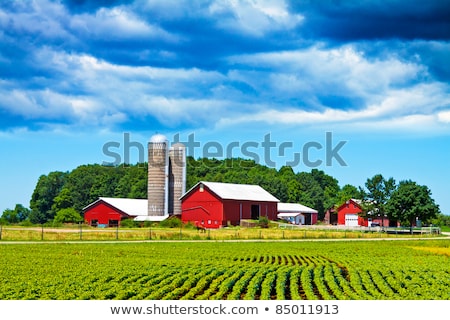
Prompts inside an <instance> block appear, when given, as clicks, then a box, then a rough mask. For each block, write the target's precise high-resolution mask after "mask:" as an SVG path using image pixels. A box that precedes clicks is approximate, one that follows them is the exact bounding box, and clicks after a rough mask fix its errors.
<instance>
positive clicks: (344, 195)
mask: <svg viewBox="0 0 450 320" xmlns="http://www.w3.org/2000/svg"><path fill="white" fill-rule="evenodd" d="M362 198H363V195H362V193H361V191H360V190H359V189H358V188H356V187H355V186H353V185H351V184H346V185H344V186H343V187H342V188H341V189H340V190H339V191H338V193H337V196H336V201H335V204H336V207H339V206H341V205H342V204H344V203H345V202H346V201H347V200H349V199H362Z"/></svg>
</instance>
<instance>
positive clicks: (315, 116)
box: [0, 0, 450, 214]
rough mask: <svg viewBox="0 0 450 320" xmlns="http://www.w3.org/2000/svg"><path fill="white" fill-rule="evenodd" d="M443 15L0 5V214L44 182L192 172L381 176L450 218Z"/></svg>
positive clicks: (308, 5)
mask: <svg viewBox="0 0 450 320" xmlns="http://www.w3.org/2000/svg"><path fill="white" fill-rule="evenodd" d="M449 58H450V2H449V1H442V0H429V1H417V0H412V1H411V0H408V1H401V0H386V1H378V0H377V1H374V0H365V1H338V0H334V1H332V0H329V1H327V0H323V1H312V0H311V1H308V0H300V1H287V0H286V1H283V0H280V1H271V0H261V1H258V0H248V1H244V0H242V1H241V0H210V1H206V0H205V1H188V0H153V1H143V0H134V1H133V0H128V1H118V0H117V1H106V0H102V1H89V0H67V1H49V0H34V1H33V0H30V1H2V3H1V4H0V156H1V166H0V177H1V180H0V181H1V182H0V212H2V211H3V210H4V209H6V208H13V207H14V206H15V204H16V203H21V204H24V205H25V206H28V205H29V201H30V198H31V194H32V192H33V190H34V187H35V185H36V182H37V180H38V179H39V176H40V175H43V174H48V173H49V172H51V171H70V170H72V169H74V168H76V167H77V166H79V165H83V164H92V163H99V164H107V163H109V164H110V163H116V162H117V161H118V160H120V161H119V162H124V161H125V162H130V163H135V162H137V161H139V160H142V159H144V160H146V159H145V155H144V154H142V152H141V149H142V148H146V146H147V142H148V141H149V139H150V137H151V136H153V135H154V134H164V135H165V136H166V137H167V138H168V140H169V141H170V142H176V141H181V142H185V143H187V144H188V146H189V150H188V151H189V152H190V155H193V156H195V157H203V156H211V157H216V158H225V157H227V156H233V157H238V156H241V157H244V158H251V159H254V160H256V161H258V162H259V163H261V164H264V165H268V166H271V167H275V168H280V167H281V166H283V165H291V166H292V167H293V169H294V171H295V172H301V171H310V170H311V169H313V168H317V169H319V170H323V171H325V173H327V174H330V175H332V176H333V177H335V178H336V179H337V180H338V181H339V184H340V185H341V186H343V185H345V184H353V185H355V186H364V183H365V181H366V180H367V178H370V177H372V176H374V175H375V174H379V173H381V174H382V175H383V176H384V177H386V178H389V177H393V178H394V179H395V180H396V181H397V182H399V181H401V180H406V179H410V180H413V181H416V182H417V183H418V184H421V185H426V186H428V187H429V188H430V190H431V192H432V197H433V198H434V200H435V201H436V203H437V204H438V205H439V206H440V208H441V211H442V212H443V213H445V214H450V196H449V195H450V193H449V191H448V184H449V181H450V168H449V164H450V63H448V61H449Z"/></svg>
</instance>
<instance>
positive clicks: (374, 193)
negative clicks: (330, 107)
mask: <svg viewBox="0 0 450 320" xmlns="http://www.w3.org/2000/svg"><path fill="white" fill-rule="evenodd" d="M147 168H148V166H147V163H138V164H135V165H120V166H103V165H99V164H91V165H81V166H79V167H77V168H75V169H74V170H72V171H70V172H61V171H53V172H50V173H49V174H47V175H42V176H40V177H39V179H38V181H37V184H36V187H35V189H34V191H33V194H32V196H31V200H30V208H29V209H28V208H25V207H24V206H22V205H17V206H16V208H14V209H6V210H5V211H4V212H3V215H2V217H1V220H2V221H3V222H8V223H20V222H23V221H29V222H30V223H34V224H42V223H48V222H49V221H54V222H77V221H82V209H83V208H84V207H85V206H87V205H88V204H90V203H92V202H94V201H95V200H97V199H98V197H118V198H136V199H145V198H147ZM202 180H203V181H212V182H229V183H240V184H256V185H260V186H261V187H262V188H264V189H265V190H267V191H268V192H270V193H271V194H273V195H274V196H275V197H276V198H278V199H279V200H280V201H281V202H291V203H301V204H303V205H306V206H308V207H311V208H314V209H316V210H317V211H318V212H319V220H321V219H323V217H324V215H325V212H326V211H327V209H329V208H332V207H337V206H339V205H341V204H343V203H344V202H345V201H347V200H348V199H350V198H356V199H362V200H365V201H364V202H363V203H365V204H367V205H365V206H364V214H369V215H370V214H372V215H373V214H376V215H378V216H382V217H384V216H386V217H389V218H391V219H392V218H395V219H396V220H400V221H402V222H408V223H409V222H410V221H412V218H411V217H412V216H414V217H421V218H422V219H423V220H427V219H428V220H429V219H431V218H433V217H435V216H437V215H438V214H439V207H438V206H437V205H436V204H435V203H434V200H433V199H432V198H431V192H430V190H429V189H428V188H427V187H426V186H420V185H418V184H416V183H415V182H412V181H402V182H400V183H399V184H396V182H395V180H394V179H393V178H389V179H385V178H384V177H383V176H382V175H381V174H379V175H376V176H374V177H372V178H370V179H367V181H366V184H365V186H364V187H356V186H353V185H350V184H346V185H344V186H340V185H339V182H338V180H337V179H335V178H334V177H332V176H330V175H328V174H326V173H325V172H324V171H322V170H318V169H312V170H311V171H310V172H294V171H293V169H292V168H291V167H288V166H283V167H281V168H280V169H275V168H269V167H267V166H264V165H261V164H258V163H256V162H255V161H254V160H249V159H241V158H232V159H224V160H219V159H208V158H199V159H194V158H193V157H188V158H187V182H186V188H187V190H189V188H191V187H192V186H194V185H195V184H196V183H197V182H198V181H202ZM406 199H409V200H408V201H410V203H405V201H406ZM406 207H408V208H409V209H405V208H406ZM414 219H415V218H414Z"/></svg>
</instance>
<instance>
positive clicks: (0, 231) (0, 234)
mask: <svg viewBox="0 0 450 320" xmlns="http://www.w3.org/2000/svg"><path fill="white" fill-rule="evenodd" d="M2 231H3V226H2V225H1V224H0V240H2Z"/></svg>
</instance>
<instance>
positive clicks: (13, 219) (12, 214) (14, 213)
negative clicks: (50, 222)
mask: <svg viewBox="0 0 450 320" xmlns="http://www.w3.org/2000/svg"><path fill="white" fill-rule="evenodd" d="M29 214H30V209H28V208H25V207H24V206H23V205H21V204H16V206H15V207H14V210H11V209H6V210H4V211H3V214H2V216H1V218H0V219H1V220H3V221H6V222H7V223H20V222H22V221H25V220H26V219H28V216H29Z"/></svg>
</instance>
